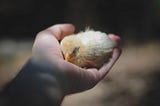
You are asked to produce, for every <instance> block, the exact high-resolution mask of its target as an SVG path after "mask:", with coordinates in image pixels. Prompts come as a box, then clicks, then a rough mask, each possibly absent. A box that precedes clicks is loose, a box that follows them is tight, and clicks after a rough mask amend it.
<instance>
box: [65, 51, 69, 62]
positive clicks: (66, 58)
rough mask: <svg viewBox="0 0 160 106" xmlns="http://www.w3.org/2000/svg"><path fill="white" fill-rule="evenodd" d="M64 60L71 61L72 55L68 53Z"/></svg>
mask: <svg viewBox="0 0 160 106" xmlns="http://www.w3.org/2000/svg"><path fill="white" fill-rule="evenodd" d="M64 58H65V60H66V61H69V59H70V54H69V53H66V54H65V56H64Z"/></svg>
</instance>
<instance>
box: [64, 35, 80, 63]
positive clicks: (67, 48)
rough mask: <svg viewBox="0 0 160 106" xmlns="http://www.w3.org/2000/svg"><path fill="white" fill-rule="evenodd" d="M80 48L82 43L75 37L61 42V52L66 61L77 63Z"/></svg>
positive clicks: (72, 36)
mask: <svg viewBox="0 0 160 106" xmlns="http://www.w3.org/2000/svg"><path fill="white" fill-rule="evenodd" d="M79 48H80V43H79V40H78V39H77V37H76V36H75V35H70V36H67V37H65V39H63V40H62V41H61V50H62V52H63V55H64V59H65V60H66V61H69V62H75V61H76V59H77V55H78V51H79Z"/></svg>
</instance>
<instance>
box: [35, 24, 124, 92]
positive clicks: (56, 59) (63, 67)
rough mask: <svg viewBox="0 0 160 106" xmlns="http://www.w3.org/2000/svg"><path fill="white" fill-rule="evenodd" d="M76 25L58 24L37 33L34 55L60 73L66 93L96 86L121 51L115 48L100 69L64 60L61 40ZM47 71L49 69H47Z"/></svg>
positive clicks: (117, 40) (115, 38)
mask: <svg viewBox="0 0 160 106" xmlns="http://www.w3.org/2000/svg"><path fill="white" fill-rule="evenodd" d="M74 30H75V28H74V26H73V25H71V24H58V25H54V26H52V27H50V28H47V29H46V30H44V31H41V32H40V33H38V34H37V37H36V39H35V42H34V45H33V49H32V57H33V58H34V59H35V60H36V61H38V62H41V63H42V64H43V65H45V66H47V67H50V69H53V71H57V73H59V74H58V75H59V76H58V77H57V80H58V81H59V83H60V86H61V87H62V89H63V92H64V93H65V95H67V94H71V93H75V92H80V91H84V90H87V89H90V88H92V87H94V86H95V85H96V84H97V83H98V82H99V81H100V80H101V79H103V78H104V77H105V75H106V74H107V73H108V72H109V70H110V69H111V67H112V66H113V65H114V63H115V62H116V60H117V59H118V58H119V56H120V54H121V52H120V49H119V48H115V49H114V51H113V54H112V57H111V59H110V61H109V62H108V63H105V64H104V65H103V66H102V67H101V68H100V69H99V70H98V69H96V68H88V69H83V68H81V67H78V66H76V65H74V64H72V63H69V62H67V61H65V60H64V58H63V55H62V52H61V50H60V45H59V41H60V40H61V39H63V37H64V36H67V35H70V34H72V33H74ZM109 37H110V38H111V39H113V40H115V41H116V42H117V43H119V42H120V38H119V37H118V36H115V35H113V34H109ZM46 71H47V70H46Z"/></svg>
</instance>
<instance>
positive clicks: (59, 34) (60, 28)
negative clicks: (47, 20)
mask: <svg viewBox="0 0 160 106" xmlns="http://www.w3.org/2000/svg"><path fill="white" fill-rule="evenodd" d="M46 31H48V32H50V33H51V34H52V35H54V36H55V37H56V38H57V40H61V39H63V38H64V36H67V35H70V34H73V32H74V31H75V27H74V25H72V24H57V25H54V26H51V27H49V28H47V29H46Z"/></svg>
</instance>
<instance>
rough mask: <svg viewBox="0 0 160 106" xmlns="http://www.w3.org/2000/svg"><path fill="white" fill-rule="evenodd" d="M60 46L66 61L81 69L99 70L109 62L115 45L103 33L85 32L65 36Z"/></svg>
mask: <svg viewBox="0 0 160 106" xmlns="http://www.w3.org/2000/svg"><path fill="white" fill-rule="evenodd" d="M60 45H61V50H62V53H63V55H64V58H65V60H66V61H69V62H71V63H73V64H76V65H78V66H80V67H82V68H91V67H95V68H100V67H101V66H102V65H103V64H104V63H105V62H107V61H108V60H109V58H110V56H111V54H112V51H113V48H114V47H116V45H117V44H116V42H115V41H113V40H111V39H110V38H109V37H108V36H107V34H105V33H102V32H100V31H94V30H86V31H84V32H80V33H78V34H73V35H70V36H66V37H65V38H64V39H63V40H62V41H61V43H60Z"/></svg>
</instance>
